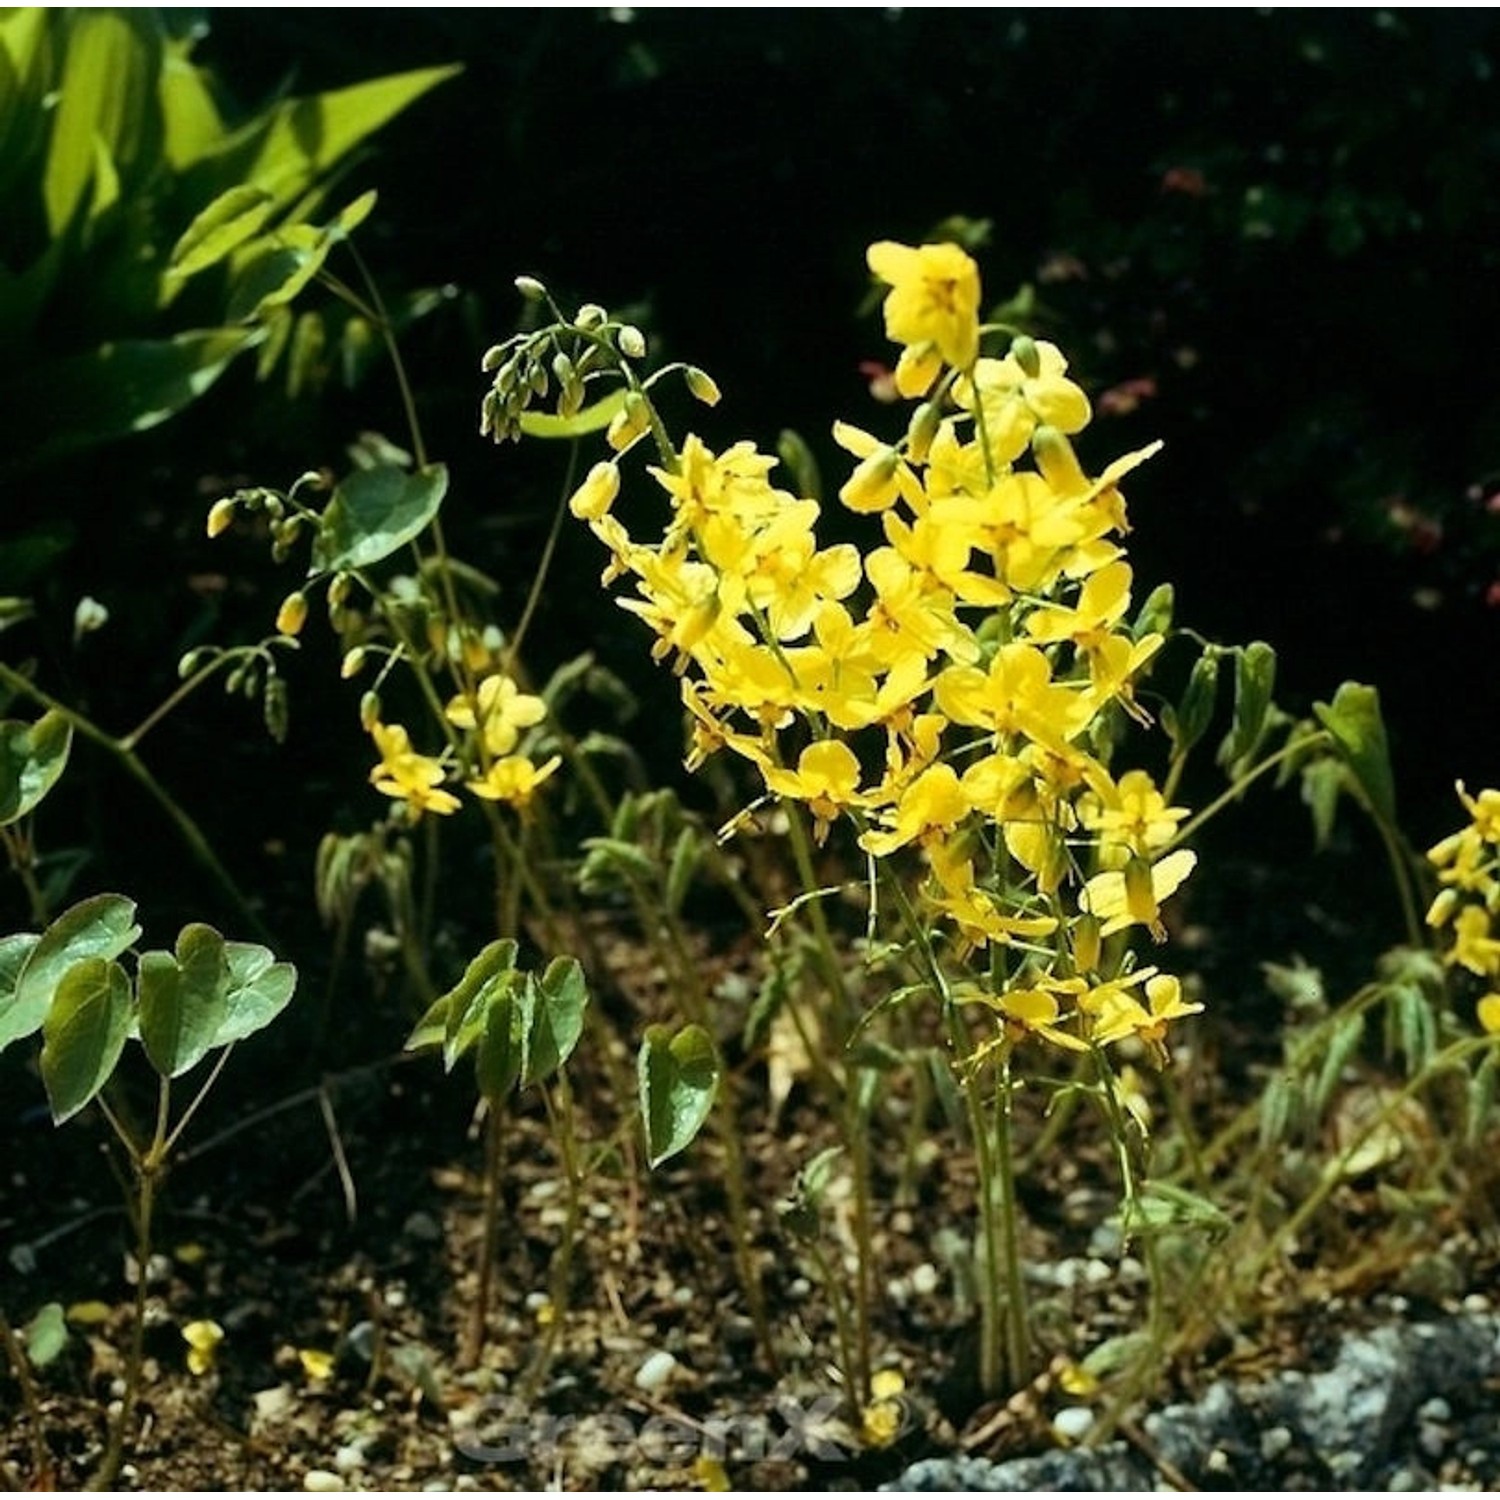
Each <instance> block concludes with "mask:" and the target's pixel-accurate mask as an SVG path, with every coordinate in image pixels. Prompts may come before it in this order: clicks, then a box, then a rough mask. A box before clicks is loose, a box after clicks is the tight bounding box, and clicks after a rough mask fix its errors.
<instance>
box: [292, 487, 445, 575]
mask: <svg viewBox="0 0 1500 1500" xmlns="http://www.w3.org/2000/svg"><path fill="white" fill-rule="evenodd" d="M447 493H448V470H447V469H446V468H445V467H444V466H443V465H442V464H429V465H428V466H427V467H426V468H425V469H418V470H417V471H416V473H414V474H408V473H407V472H406V471H405V470H404V469H401V468H398V467H396V466H395V465H394V464H379V465H377V466H376V467H374V468H372V469H356V470H355V471H354V473H352V474H351V475H349V477H348V478H347V479H345V480H344V481H343V482H342V483H341V484H340V485H339V486H338V488H337V489H335V490H334V492H333V498H332V499H331V500H330V501H329V502H328V507H327V509H326V510H324V512H323V518H322V520H321V521H320V522H319V525H318V535H317V539H316V541H315V542H314V543H313V567H314V568H315V569H316V570H317V571H319V572H337V571H338V570H340V569H349V568H367V567H369V566H370V565H371V564H372V563H377V562H379V561H380V560H381V558H383V557H389V556H390V555H391V553H393V552H396V551H399V550H400V548H402V547H404V546H405V545H406V544H407V543H408V542H409V541H411V540H412V539H413V538H415V537H416V536H418V535H420V534H421V532H422V531H423V530H424V529H425V528H426V527H427V526H428V525H429V524H430V523H431V521H432V519H433V517H434V516H436V515H437V513H438V507H439V506H440V505H441V504H442V503H443V496H444V495H446V494H447Z"/></svg>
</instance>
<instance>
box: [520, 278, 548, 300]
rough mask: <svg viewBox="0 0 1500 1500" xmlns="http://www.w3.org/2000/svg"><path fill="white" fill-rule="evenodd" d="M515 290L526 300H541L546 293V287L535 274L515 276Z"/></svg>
mask: <svg viewBox="0 0 1500 1500" xmlns="http://www.w3.org/2000/svg"><path fill="white" fill-rule="evenodd" d="M516 290H517V291H518V292H519V293H520V294H521V295H522V296H523V297H524V298H525V299H526V300H527V301H528V302H541V301H542V300H543V299H544V298H545V297H546V295H547V288H546V287H545V286H543V285H542V283H541V282H540V281H538V280H537V279H536V277H535V276H517V277H516Z"/></svg>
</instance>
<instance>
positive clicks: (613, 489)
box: [568, 462, 620, 521]
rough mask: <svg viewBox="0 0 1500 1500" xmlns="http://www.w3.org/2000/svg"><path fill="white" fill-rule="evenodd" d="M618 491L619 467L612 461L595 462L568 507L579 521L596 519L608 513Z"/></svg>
mask: <svg viewBox="0 0 1500 1500" xmlns="http://www.w3.org/2000/svg"><path fill="white" fill-rule="evenodd" d="M619 493H620V467H619V465H618V464H616V463H613V462H606V463H597V464H595V465H594V467H593V468H592V469H590V470H589V472H588V477H587V478H586V479H585V480H584V481H583V483H582V484H581V485H579V486H578V488H577V490H575V491H574V493H573V498H572V499H571V500H569V501H568V509H569V510H570V511H571V512H572V513H573V514H574V515H575V516H577V518H578V519H579V520H580V521H597V520H598V519H599V518H600V517H601V516H604V515H606V514H608V512H609V508H610V506H611V505H613V504H614V503H615V496H616V495H618V494H619Z"/></svg>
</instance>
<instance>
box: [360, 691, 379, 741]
mask: <svg viewBox="0 0 1500 1500" xmlns="http://www.w3.org/2000/svg"><path fill="white" fill-rule="evenodd" d="M379 722H380V694H379V693H377V692H375V691H374V690H373V689H372V690H371V691H370V692H368V693H366V694H365V695H364V696H363V697H362V698H361V699H360V700H359V725H360V728H361V729H363V730H364V731H365V733H366V734H368V733H369V732H370V730H371V729H372V728H374V726H375V725H376V724H378V723H379Z"/></svg>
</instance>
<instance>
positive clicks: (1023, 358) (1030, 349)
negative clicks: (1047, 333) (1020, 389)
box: [1010, 333, 1042, 380]
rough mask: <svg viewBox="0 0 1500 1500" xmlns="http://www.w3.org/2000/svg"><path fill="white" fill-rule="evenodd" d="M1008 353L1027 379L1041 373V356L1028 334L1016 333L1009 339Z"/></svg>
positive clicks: (1034, 377)
mask: <svg viewBox="0 0 1500 1500" xmlns="http://www.w3.org/2000/svg"><path fill="white" fill-rule="evenodd" d="M1010 353H1011V358H1012V359H1014V360H1015V362H1016V363H1017V364H1018V365H1020V367H1021V371H1022V373H1023V374H1024V375H1025V376H1026V378H1027V379H1028V380H1035V379H1036V378H1037V376H1038V375H1040V374H1041V373H1042V357H1041V355H1040V354H1039V353H1038V352H1037V347H1036V340H1035V339H1034V338H1032V337H1031V335H1030V334H1026V333H1018V334H1017V335H1016V336H1015V338H1014V339H1013V340H1012V341H1011V346H1010Z"/></svg>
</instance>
